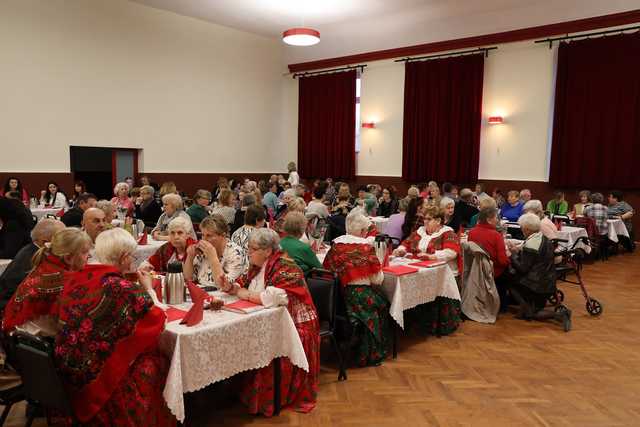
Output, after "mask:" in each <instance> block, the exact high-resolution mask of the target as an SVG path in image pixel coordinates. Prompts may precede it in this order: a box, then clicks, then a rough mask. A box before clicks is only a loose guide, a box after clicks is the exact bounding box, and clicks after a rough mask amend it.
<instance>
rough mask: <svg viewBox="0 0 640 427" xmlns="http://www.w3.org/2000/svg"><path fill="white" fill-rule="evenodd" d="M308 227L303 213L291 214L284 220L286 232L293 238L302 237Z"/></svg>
mask: <svg viewBox="0 0 640 427" xmlns="http://www.w3.org/2000/svg"><path fill="white" fill-rule="evenodd" d="M306 227H307V218H306V217H305V216H304V214H303V213H301V212H289V213H288V214H287V216H286V217H285V219H284V226H283V228H284V231H285V232H286V233H287V234H289V235H291V236H295V237H299V236H302V233H304V230H305V228H306Z"/></svg>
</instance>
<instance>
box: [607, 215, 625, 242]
mask: <svg viewBox="0 0 640 427" xmlns="http://www.w3.org/2000/svg"><path fill="white" fill-rule="evenodd" d="M607 225H608V230H607V235H608V237H609V240H611V241H612V242H616V243H618V236H625V237H629V230H627V226H626V225H624V221H622V220H621V219H619V218H616V219H608V220H607Z"/></svg>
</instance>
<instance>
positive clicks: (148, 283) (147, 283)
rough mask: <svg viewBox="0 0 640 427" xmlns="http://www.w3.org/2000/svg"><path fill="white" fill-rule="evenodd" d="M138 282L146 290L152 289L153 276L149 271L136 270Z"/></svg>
mask: <svg viewBox="0 0 640 427" xmlns="http://www.w3.org/2000/svg"><path fill="white" fill-rule="evenodd" d="M138 282H139V283H140V284H141V285H142V286H143V287H144V288H145V289H146V290H148V291H150V290H152V289H153V277H151V273H150V272H149V271H144V270H138Z"/></svg>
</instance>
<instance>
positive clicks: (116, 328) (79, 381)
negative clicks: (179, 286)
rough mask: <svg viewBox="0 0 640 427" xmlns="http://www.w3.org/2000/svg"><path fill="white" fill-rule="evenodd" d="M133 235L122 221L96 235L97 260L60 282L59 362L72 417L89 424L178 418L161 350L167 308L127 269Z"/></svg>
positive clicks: (143, 277) (146, 281)
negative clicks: (168, 396) (168, 398)
mask: <svg viewBox="0 0 640 427" xmlns="http://www.w3.org/2000/svg"><path fill="white" fill-rule="evenodd" d="M136 246H137V245H136V241H135V240H134V239H133V237H131V235H130V234H129V233H127V232H126V231H124V230H123V229H120V228H115V229H112V230H108V231H105V232H103V233H101V234H100V235H99V236H98V238H97V239H96V254H97V256H98V259H99V260H100V262H101V263H102V264H98V265H93V266H90V267H87V268H86V269H85V270H83V271H81V272H78V273H76V274H75V275H74V277H73V278H72V279H71V280H70V281H68V282H66V283H65V286H64V290H63V292H62V296H61V297H60V321H61V324H62V325H63V326H62V330H61V331H60V332H59V333H58V335H57V337H56V347H55V355H56V363H57V367H58V370H59V372H60V373H61V375H62V378H64V380H65V382H66V386H67V387H66V388H67V390H68V391H69V392H70V397H71V403H72V406H73V409H74V412H75V415H76V417H77V418H78V420H79V421H80V422H81V423H82V425H86V426H107V425H109V426H112V425H122V426H124V425H126V426H140V427H142V426H175V425H176V420H175V418H174V417H173V415H172V414H171V413H170V412H169V409H168V408H167V404H166V403H165V399H164V398H163V396H162V389H163V388H164V385H165V382H166V376H167V372H168V367H169V364H168V360H167V359H166V358H165V357H164V356H163V355H162V354H161V353H160V352H159V350H158V339H159V337H160V334H161V333H162V331H163V330H164V325H165V321H166V315H165V314H164V312H163V311H162V310H161V309H160V308H159V307H157V306H155V305H154V303H153V300H152V297H151V293H152V292H153V291H152V290H151V277H150V275H148V274H143V273H139V274H138V280H139V281H140V284H138V283H135V282H130V281H129V280H127V279H125V278H124V275H125V274H126V273H129V272H131V271H132V268H133V262H134V257H133V254H134V252H135V250H136Z"/></svg>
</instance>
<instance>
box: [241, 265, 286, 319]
mask: <svg viewBox="0 0 640 427" xmlns="http://www.w3.org/2000/svg"><path fill="white" fill-rule="evenodd" d="M266 267H267V263H266V262H265V263H264V264H262V268H261V269H260V272H259V273H258V274H256V277H254V278H253V279H251V282H250V283H249V287H248V289H249V291H251V292H259V293H260V301H261V302H262V305H264V306H265V307H267V308H268V307H276V306H279V305H288V304H289V298H287V292H286V291H285V290H284V289H280V288H276V287H274V286H267V285H266V283H265V280H264V274H265V268H266Z"/></svg>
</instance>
